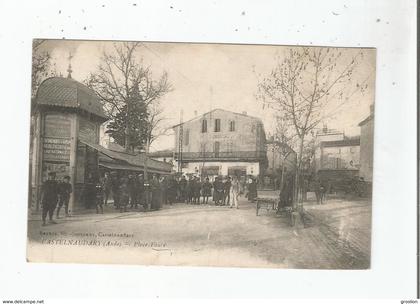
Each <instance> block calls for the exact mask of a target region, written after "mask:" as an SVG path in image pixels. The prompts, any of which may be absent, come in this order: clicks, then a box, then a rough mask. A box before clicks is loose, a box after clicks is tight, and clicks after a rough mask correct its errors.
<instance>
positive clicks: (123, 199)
mask: <svg viewBox="0 0 420 304" xmlns="http://www.w3.org/2000/svg"><path fill="white" fill-rule="evenodd" d="M129 200H130V190H129V187H128V178H126V177H123V178H121V179H120V188H119V202H118V207H119V209H120V212H126V211H127V205H128V202H129Z"/></svg>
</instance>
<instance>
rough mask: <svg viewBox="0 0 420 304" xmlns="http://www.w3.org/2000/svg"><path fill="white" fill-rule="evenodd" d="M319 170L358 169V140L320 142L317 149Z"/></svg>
mask: <svg viewBox="0 0 420 304" xmlns="http://www.w3.org/2000/svg"><path fill="white" fill-rule="evenodd" d="M317 150H318V153H316V154H317V155H318V156H319V158H318V170H319V169H321V170H322V169H324V170H325V169H335V170H337V169H348V170H358V169H359V167H360V163H359V160H360V138H359V137H356V138H345V139H342V140H335V141H324V142H321V143H320V145H319V147H318V149H317Z"/></svg>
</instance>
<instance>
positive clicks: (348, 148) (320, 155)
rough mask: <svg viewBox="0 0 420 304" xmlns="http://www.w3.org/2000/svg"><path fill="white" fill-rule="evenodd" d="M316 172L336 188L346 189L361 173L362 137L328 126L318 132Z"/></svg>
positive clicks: (316, 140)
mask: <svg viewBox="0 0 420 304" xmlns="http://www.w3.org/2000/svg"><path fill="white" fill-rule="evenodd" d="M315 143H316V148H315V157H314V159H315V172H316V174H317V175H318V176H319V177H320V179H321V180H323V181H329V182H331V183H332V187H333V188H334V189H336V190H339V189H345V188H346V187H347V186H348V183H349V181H350V180H351V179H353V178H354V177H357V176H358V175H359V168H360V137H359V136H355V137H348V136H346V135H345V134H344V132H340V131H337V130H331V129H328V128H327V127H326V126H324V128H323V129H322V130H321V131H319V132H318V133H317V134H316V139H315Z"/></svg>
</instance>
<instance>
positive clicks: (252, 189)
mask: <svg viewBox="0 0 420 304" xmlns="http://www.w3.org/2000/svg"><path fill="white" fill-rule="evenodd" d="M257 196H258V192H257V182H256V181H255V179H254V178H253V177H251V183H249V184H248V200H249V201H251V202H252V201H253V200H254V199H255V198H256V197H257Z"/></svg>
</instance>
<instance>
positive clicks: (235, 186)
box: [229, 176, 240, 209]
mask: <svg viewBox="0 0 420 304" xmlns="http://www.w3.org/2000/svg"><path fill="white" fill-rule="evenodd" d="M239 193H240V184H239V181H238V178H237V177H236V176H235V177H234V178H233V181H232V185H231V187H230V196H231V200H230V204H229V205H230V208H232V207H233V206H235V207H236V209H238V208H239V207H238V197H239Z"/></svg>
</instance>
